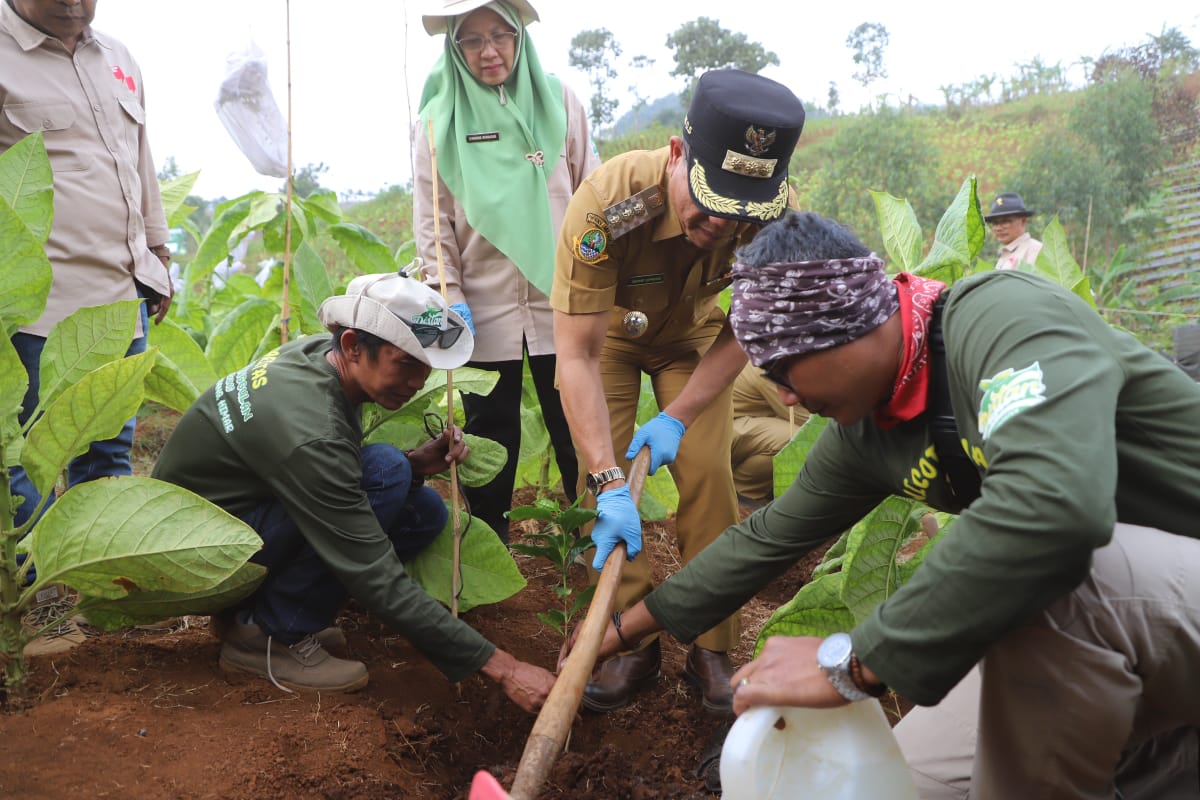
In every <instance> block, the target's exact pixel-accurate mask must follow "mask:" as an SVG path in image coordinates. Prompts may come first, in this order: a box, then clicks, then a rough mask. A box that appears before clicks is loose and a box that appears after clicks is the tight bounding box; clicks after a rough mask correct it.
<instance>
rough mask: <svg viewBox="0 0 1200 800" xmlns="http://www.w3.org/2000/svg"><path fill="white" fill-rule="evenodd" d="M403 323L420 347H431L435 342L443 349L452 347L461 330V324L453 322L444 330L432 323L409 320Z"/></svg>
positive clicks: (460, 334)
mask: <svg viewBox="0 0 1200 800" xmlns="http://www.w3.org/2000/svg"><path fill="white" fill-rule="evenodd" d="M404 324H405V325H408V328H409V330H411V331H412V335H413V337H414V338H415V339H416V340H417V344H419V345H421V347H431V346H432V345H434V344H435V343H436V344H437V346H438V347H440V348H442V349H443V350H446V349H448V348H451V347H453V346H454V343H455V342H457V341H458V337H460V336H462V332H463V326H462V325H455V324H454V323H451V324H450V327H449V328H447V329H446V330H442V329H441V328H438V327H436V326H434V325H414V324H412V323H409V322H406V323H404Z"/></svg>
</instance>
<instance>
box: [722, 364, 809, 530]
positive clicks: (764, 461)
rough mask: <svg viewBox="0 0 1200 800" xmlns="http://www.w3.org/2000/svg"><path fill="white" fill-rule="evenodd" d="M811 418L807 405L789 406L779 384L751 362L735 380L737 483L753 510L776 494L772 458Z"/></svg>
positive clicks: (734, 464)
mask: <svg viewBox="0 0 1200 800" xmlns="http://www.w3.org/2000/svg"><path fill="white" fill-rule="evenodd" d="M807 421H808V411H806V410H805V409H804V406H786V405H784V404H783V400H781V399H780V397H779V389H778V387H777V386H776V385H775V384H774V383H772V382H771V381H770V380H769V379H768V378H766V376H764V375H763V374H762V370H760V369H759V368H758V367H756V366H754V365H753V364H750V363H747V364H746V366H745V367H743V368H742V371H741V373H740V374H739V375H738V376H737V380H735V381H734V382H733V449H732V451H731V452H730V454H729V455H730V464H731V465H732V467H733V485H734V486H735V487H736V488H737V496H738V503H740V504H741V505H742V506H743V507H745V508H747V509H749V510H753V509H756V508H760V507H762V506H764V505H766V504H767V503H768V502H769V501H770V500H771V498H772V497H774V496H775V486H774V470H773V464H772V460H773V459H774V458H775V454H776V453H778V452H779V451H780V450H782V449H783V448H784V447H785V446H787V443H788V442H789V441H791V439H792V435H793V434H794V433H795V432H796V429H797V428H799V427H800V426H801V425H803V424H804V423H805V422H807Z"/></svg>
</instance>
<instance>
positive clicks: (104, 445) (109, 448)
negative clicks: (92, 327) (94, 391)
mask: <svg viewBox="0 0 1200 800" xmlns="http://www.w3.org/2000/svg"><path fill="white" fill-rule="evenodd" d="M141 316H142V331H143V333H142V335H141V336H138V337H137V338H135V339H134V340H133V341H132V342H130V344H129V349H128V350H126V351H125V355H126V356H135V355H138V354H139V353H144V352H146V335H145V331H147V330H149V329H150V327H149V326H150V315H149V314H148V313H147V311H146V304H145V303H142V306H141ZM12 343H13V347H15V348H16V350H17V355H18V356H19V357H20V359H21V364H22V365H23V366H24V367H25V372H27V373H28V374H29V388H28V389H27V390H26V392H25V399H24V400H23V401H22V403H21V413H20V414H18V416H17V419H18V420H19V421H20V423H21V425H24V424H25V422H26V421H27V420H28V419H29V415H30V414H32V413H33V410H34V408H36V407H37V402H38V391H39V389H40V385H41V362H42V350H43V349H44V348H45V347H46V339H45V337H42V336H34V335H32V334H29V333H16V334H13V337H12ZM136 423H137V417H136V416H135V417H131V418H130V419H129V421H128V422H126V423H125V427H124V428H122V429H121V432H120V433H119V434H117V435H116V436H115V437H114V438H112V439H108V440H107V441H103V442H92V444H91V446H90V447H89V448H88V451H87V452H86V453H84V454H83V455H81V456H77V457H76V458H73V459H72V460H71V463H70V465H69V466H68V467H67V488H70V487H72V486H74V485H75V484H77V483H85V482H87V481H91V480H95V479H96V478H108V477H114V476H117V475H132V474H133V468H132V466H131V465H130V462H129V449H130V448H131V447H132V446H133V433H134V427H135V425H136ZM8 480H9V487H10V489H11V490H12V493H13V494H15V495H20V496H21V497H22V498H24V499H23V500H22V501H21V504H20V505H19V506H17V508H16V517H15V520H14V521H15V523H16V525H17V527H20V526H21V525H24V524H25V522H26V521H27V520H28V519H29V518H30V517H31V516H32V515H33V511H34V509H35V508H37V505H38V503H39V502H41V499H42V498H41V495H40V494H38V491H37V489H35V488H34V486H33V483H32V482H31V481H30V480H29V476H28V475H26V474H25V469H24V468H23V467H20V466H16V467H10V468H9V471H8ZM53 504H54V493H53V492H51V493H50V497H49V499H48V500H47V501H46V508H45V509H43V510H42V513H45V512H46V510H48V509H49V508H50V506H52V505H53ZM30 574H31V576H32V570H31V571H30Z"/></svg>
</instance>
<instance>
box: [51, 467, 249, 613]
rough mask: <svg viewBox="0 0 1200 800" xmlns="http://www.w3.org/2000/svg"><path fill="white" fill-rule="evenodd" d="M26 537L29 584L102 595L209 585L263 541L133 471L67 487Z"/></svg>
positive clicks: (195, 498)
mask: <svg viewBox="0 0 1200 800" xmlns="http://www.w3.org/2000/svg"><path fill="white" fill-rule="evenodd" d="M32 537H33V544H32V546H31V548H30V551H31V553H32V554H33V556H32V557H33V559H34V563H36V564H37V572H38V579H37V584H35V586H42V585H45V584H48V583H65V584H67V585H68V586H71V587H72V588H74V589H77V590H78V591H79V593H80V594H82V595H87V596H93V597H102V598H117V597H123V596H125V595H127V594H133V593H141V592H201V591H205V590H208V589H212V588H213V587H215V586H217V585H218V584H220V583H221V582H222V581H224V580H226V579H227V578H229V577H230V576H231V575H233V574H234V573H235V572H237V571H238V569H239V568H241V566H242V565H243V564H245V563H246V561H247V560H248V559H249V558H250V556H252V555H254V553H255V552H256V551H257V550H259V549H260V548H261V547H262V539H260V538H259V536H258V534H257V533H255V532H254V530H253V529H251V528H250V526H248V525H247V524H246V523H244V522H242V521H241V520H239V519H238V518H236V517H234V516H232V515H230V514H228V513H226V512H225V511H223V510H221V509H220V508H218V507H217V506H215V505H213V504H212V503H210V502H208V501H207V500H205V499H204V498H202V497H200V496H199V495H196V494H193V493H191V492H189V491H187V490H186V489H183V488H181V487H179V486H175V485H174V484H170V483H166V482H164V481H156V480H154V479H152V478H134V477H124V478H101V479H100V480H95V481H89V482H87V483H81V484H78V485H76V486H74V487H72V488H71V489H70V490H68V491H67V492H66V493H65V494H63V496H62V497H60V498H59V499H58V501H57V502H56V503H55V504H54V505H53V506H51V507H50V510H49V511H47V512H46V515H45V516H44V517H43V518H42V519H41V521H39V522H38V524H37V526H36V527H35V528H34V529H33V533H32Z"/></svg>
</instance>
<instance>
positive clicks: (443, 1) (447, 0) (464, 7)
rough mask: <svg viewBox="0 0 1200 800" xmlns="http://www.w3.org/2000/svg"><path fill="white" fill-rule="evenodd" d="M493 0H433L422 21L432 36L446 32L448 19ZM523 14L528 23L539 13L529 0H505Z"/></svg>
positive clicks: (522, 19) (522, 17)
mask: <svg viewBox="0 0 1200 800" xmlns="http://www.w3.org/2000/svg"><path fill="white" fill-rule="evenodd" d="M489 2H491V0H432V5H431V8H430V10H429V11H427V12H425V13H424V14H422V15H421V22H423V23H424V24H425V30H426V32H427V33H428V34H429V35H430V36H437V35H438V34H439V33H445V32H446V31H447V29H448V28H449V24H448V22H447V20H448V19H449V18H450V17H457V16H461V15H463V14H470V13H471V12H472V11H474V10H475V9H477V8H482V7H483V6H486V5H487V4H488V3H489ZM505 2H507V3H508V4H509V5H510V6H512V7H513V8H514V9H516V11H517V13H518V14H520V15H521V22H523V23H525V24H526V25H528V24H529V23H531V22H536V21H537V19H538V13H537V11H536V10H535V9H534V7H533V6H532V5H530V4H529V2H528V0H505Z"/></svg>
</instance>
